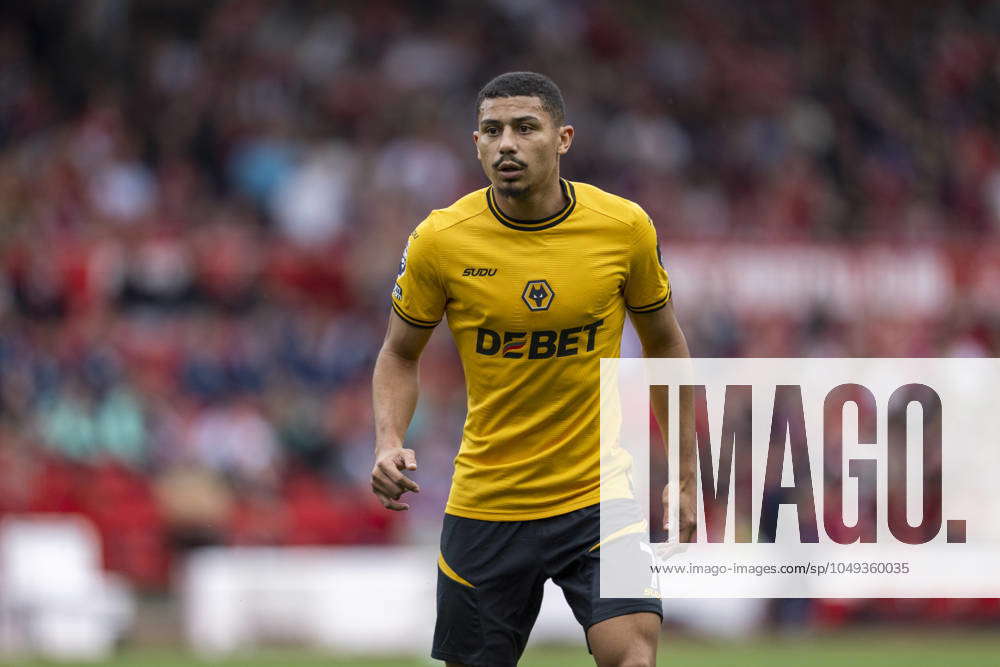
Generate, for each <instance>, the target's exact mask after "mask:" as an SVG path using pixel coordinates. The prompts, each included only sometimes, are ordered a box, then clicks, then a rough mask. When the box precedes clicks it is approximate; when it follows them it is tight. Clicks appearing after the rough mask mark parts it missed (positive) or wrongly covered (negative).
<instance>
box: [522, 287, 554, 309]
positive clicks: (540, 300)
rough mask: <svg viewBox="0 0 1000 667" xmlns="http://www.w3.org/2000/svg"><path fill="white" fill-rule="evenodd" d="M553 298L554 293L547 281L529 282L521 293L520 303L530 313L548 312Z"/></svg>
mask: <svg viewBox="0 0 1000 667" xmlns="http://www.w3.org/2000/svg"><path fill="white" fill-rule="evenodd" d="M555 298H556V293H555V292H553V291H552V287H551V286H550V285H549V282H548V281H547V280H529V281H528V284H527V285H525V286H524V290H522V292H521V301H524V305H526V306H527V307H528V310H532V311H539V310H548V309H549V306H551V305H552V300H553V299H555Z"/></svg>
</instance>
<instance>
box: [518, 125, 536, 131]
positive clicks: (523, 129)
mask: <svg viewBox="0 0 1000 667" xmlns="http://www.w3.org/2000/svg"><path fill="white" fill-rule="evenodd" d="M533 129H534V128H533V127H531V126H530V125H522V126H521V127H520V130H521V132H531V131H532V130H533Z"/></svg>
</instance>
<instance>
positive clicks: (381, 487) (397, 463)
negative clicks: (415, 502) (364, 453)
mask: <svg viewBox="0 0 1000 667" xmlns="http://www.w3.org/2000/svg"><path fill="white" fill-rule="evenodd" d="M403 469H406V470H416V469H417V455H416V454H414V453H413V450H412V449H403V448H393V449H387V450H386V451H385V452H383V453H381V454H376V457H375V467H374V468H372V492H373V493H374V494H375V495H376V496H377V497H378V499H379V500H381V501H382V506H383V507H385V508H386V509H391V510H395V511H397V512H399V511H402V510H408V509H410V506H409V505H408V504H406V503H401V502H399V497H400V496H402V495H403V494H404V493H406V492H407V491H413V492H414V493H420V486H419V485H417V483H416V482H414V481H413V480H412V479H410V478H409V477H407V476H406V475H404V474H403V473H401V472H399V471H400V470H403Z"/></svg>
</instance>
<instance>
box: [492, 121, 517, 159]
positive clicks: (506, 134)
mask: <svg viewBox="0 0 1000 667" xmlns="http://www.w3.org/2000/svg"><path fill="white" fill-rule="evenodd" d="M516 138H517V134H516V133H515V132H514V128H512V127H510V126H509V125H507V126H505V127H504V128H503V132H502V133H501V134H500V145H499V146H498V147H497V148H498V149H499V151H500V153H501V154H502V155H505V154H507V153H516V152H517V141H516Z"/></svg>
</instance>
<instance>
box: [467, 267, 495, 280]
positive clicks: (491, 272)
mask: <svg viewBox="0 0 1000 667" xmlns="http://www.w3.org/2000/svg"><path fill="white" fill-rule="evenodd" d="M496 274H497V270H496V269H476V268H473V267H469V268H467V269H465V270H464V271H462V277H463V278H468V277H470V276H471V277H474V278H479V277H481V276H495V275H496Z"/></svg>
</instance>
